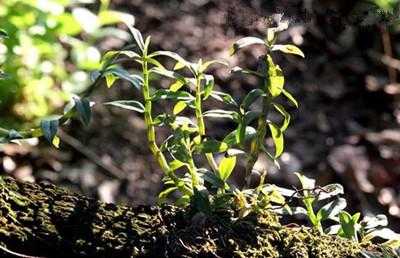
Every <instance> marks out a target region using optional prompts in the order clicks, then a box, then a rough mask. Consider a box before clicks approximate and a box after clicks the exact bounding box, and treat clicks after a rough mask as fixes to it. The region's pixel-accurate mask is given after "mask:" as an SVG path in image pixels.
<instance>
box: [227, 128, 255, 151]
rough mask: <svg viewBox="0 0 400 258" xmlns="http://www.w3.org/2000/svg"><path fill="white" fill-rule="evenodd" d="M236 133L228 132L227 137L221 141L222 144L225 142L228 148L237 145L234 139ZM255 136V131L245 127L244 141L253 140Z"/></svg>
mask: <svg viewBox="0 0 400 258" xmlns="http://www.w3.org/2000/svg"><path fill="white" fill-rule="evenodd" d="M237 132H238V130H234V131H232V132H230V133H229V134H228V135H227V136H225V138H224V139H223V142H225V143H226V144H228V145H229V146H235V145H237V144H239V142H238V141H237V137H236V134H237ZM256 134H257V131H256V129H254V128H253V127H251V126H246V129H245V134H244V141H248V140H251V139H253V138H254V136H256Z"/></svg>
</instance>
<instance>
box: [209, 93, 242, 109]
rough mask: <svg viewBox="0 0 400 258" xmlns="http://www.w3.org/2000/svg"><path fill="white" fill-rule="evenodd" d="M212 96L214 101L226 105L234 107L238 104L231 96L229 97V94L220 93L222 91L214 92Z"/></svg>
mask: <svg viewBox="0 0 400 258" xmlns="http://www.w3.org/2000/svg"><path fill="white" fill-rule="evenodd" d="M210 96H211V97H212V98H213V99H216V100H218V101H221V102H223V103H225V104H229V105H234V106H237V105H238V104H237V103H236V101H235V100H234V99H233V98H232V96H231V95H229V94H228V93H225V92H220V91H212V92H211V94H210Z"/></svg>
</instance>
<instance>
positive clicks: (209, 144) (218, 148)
mask: <svg viewBox="0 0 400 258" xmlns="http://www.w3.org/2000/svg"><path fill="white" fill-rule="evenodd" d="M227 149H228V144H226V143H224V142H220V141H217V140H213V139H208V140H205V141H203V142H202V143H200V144H199V145H196V151H198V152H200V153H218V152H224V151H226V150H227Z"/></svg>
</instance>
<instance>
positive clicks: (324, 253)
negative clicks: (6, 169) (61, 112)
mask: <svg viewBox="0 0 400 258" xmlns="http://www.w3.org/2000/svg"><path fill="white" fill-rule="evenodd" d="M192 215H193V214H192ZM361 248H362V247H361V246H360V245H358V244H357V243H354V242H352V241H348V240H345V239H342V238H339V237H332V236H326V235H319V233H318V232H316V231H313V230H310V229H307V228H304V227H298V228H290V227H284V226H281V225H280V224H279V222H278V220H277V218H276V216H275V215H273V214H272V213H266V215H265V216H262V217H260V216H248V217H246V219H245V220H232V218H231V217H230V215H229V214H227V213H225V214H224V213H221V214H219V215H216V216H214V217H210V216H209V215H207V216H206V215H205V214H196V215H195V216H188V215H187V211H186V212H184V211H183V210H181V209H178V208H175V207H173V206H163V207H149V206H139V207H136V208H130V207H126V206H117V205H113V204H106V203H102V202H100V201H96V200H94V199H90V198H87V197H84V196H81V195H77V194H73V193H69V192H67V191H65V190H63V189H61V188H58V187H56V186H54V185H52V184H49V183H39V184H32V183H20V182H17V181H15V180H14V179H11V178H8V177H7V178H1V177H0V257H18V256H20V257H47V258H50V257H57V258H60V257H65V258H66V257H68V258H73V257H85V258H88V257H93V258H94V257H96V258H102V257H104V258H105V257H107V258H111V257H118V258H125V257H127V258H128V257H153V258H161V257H229V258H230V257H288V258H289V257H357V256H358V254H359V253H360V251H361ZM1 255H2V256H1Z"/></svg>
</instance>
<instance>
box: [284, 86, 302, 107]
mask: <svg viewBox="0 0 400 258" xmlns="http://www.w3.org/2000/svg"><path fill="white" fill-rule="evenodd" d="M282 94H283V95H284V96H285V97H286V98H287V99H288V100H289V101H290V102H291V103H292V104H293V105H294V106H295V107H296V108H298V107H299V103H298V102H297V100H296V99H295V98H294V97H293V96H292V94H290V92H288V91H287V90H285V89H282Z"/></svg>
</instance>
